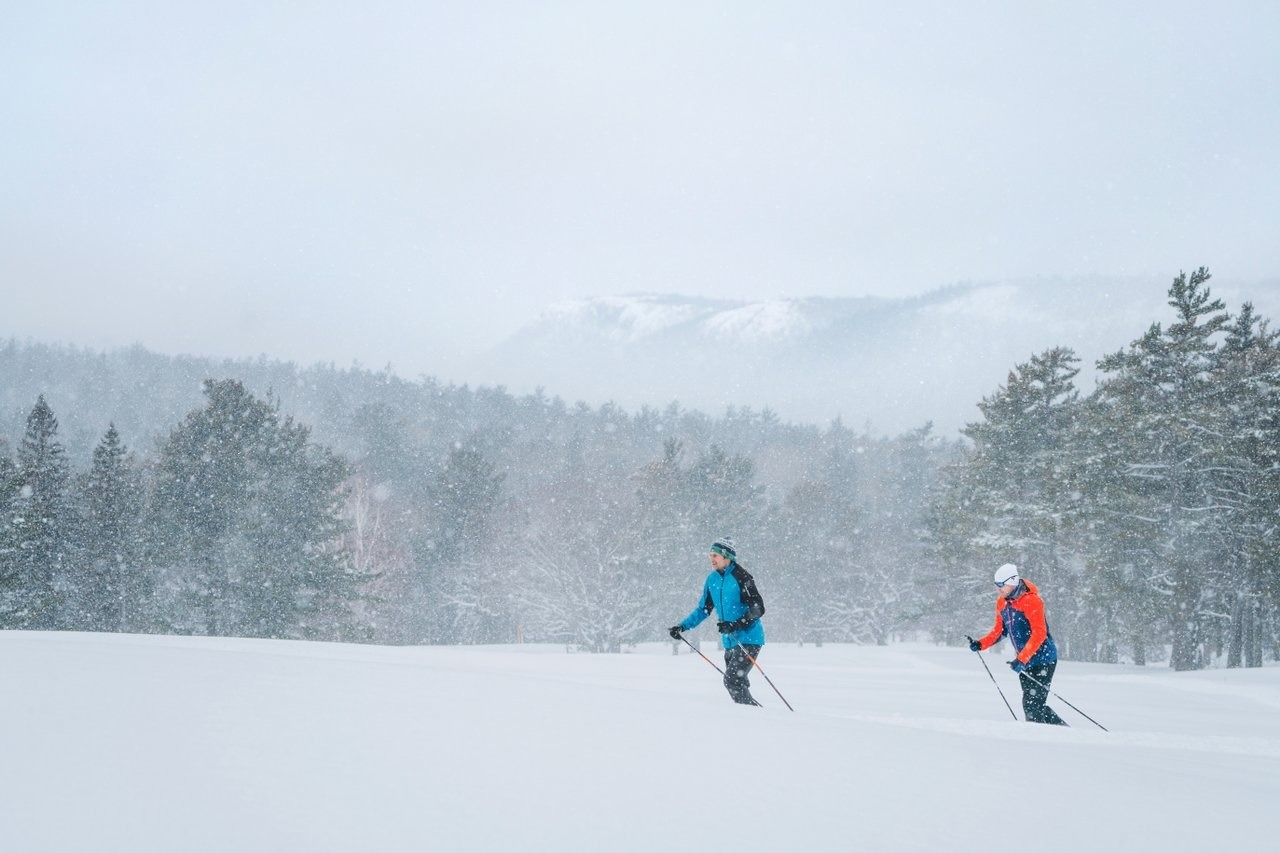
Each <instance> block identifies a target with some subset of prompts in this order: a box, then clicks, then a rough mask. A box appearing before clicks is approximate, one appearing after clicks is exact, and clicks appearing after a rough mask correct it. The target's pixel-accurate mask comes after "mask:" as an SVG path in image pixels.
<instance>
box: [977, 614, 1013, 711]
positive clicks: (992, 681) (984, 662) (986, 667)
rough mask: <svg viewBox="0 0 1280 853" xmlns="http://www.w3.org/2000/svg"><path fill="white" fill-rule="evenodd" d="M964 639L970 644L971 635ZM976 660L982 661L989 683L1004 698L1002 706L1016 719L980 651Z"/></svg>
mask: <svg viewBox="0 0 1280 853" xmlns="http://www.w3.org/2000/svg"><path fill="white" fill-rule="evenodd" d="M965 639H966V640H968V641H969V643H970V644H972V643H973V637H970V636H969V635H968V634H966V635H965ZM978 660H980V661H982V668H983V669H985V670H986V671H987V678H990V679H991V683H992V684H994V685H995V686H996V692H997V693H999V694H1000V698H1001V699H1004V706H1005V707H1006V708H1008V709H1009V714H1010V715H1011V716H1012V717H1013V719H1014V720H1015V721H1016V720H1017V719H1018V715H1017V714H1015V713H1013V706H1012V705H1010V704H1009V700H1008V699H1005V698H1004V691H1003V690H1001V689H1000V682H998V681H996V677H995V676H994V675H992V674H991V667H989V666H987V662H986V661H985V660H982V653H981V652H979V653H978Z"/></svg>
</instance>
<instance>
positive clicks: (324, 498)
mask: <svg viewBox="0 0 1280 853" xmlns="http://www.w3.org/2000/svg"><path fill="white" fill-rule="evenodd" d="M204 387H205V395H206V397H207V398H208V402H207V404H206V405H205V407H204V408H202V409H197V410H195V411H193V412H191V413H189V414H188V415H187V417H186V418H185V419H184V420H183V422H182V423H181V424H180V425H179V426H178V427H177V428H176V429H174V430H173V432H172V433H171V434H170V436H169V439H168V440H167V441H166V442H165V444H164V446H163V447H162V448H161V453H160V461H159V465H158V466H157V472H156V488H155V499H154V501H153V505H152V513H151V517H150V527H151V532H152V536H153V543H154V552H153V557H154V559H156V560H157V561H158V562H159V563H160V564H161V565H162V566H163V567H164V568H166V569H167V572H168V575H169V578H170V579H171V581H172V582H174V583H176V584H177V586H178V587H179V589H180V592H181V593H182V598H184V599H185V600H187V601H188V602H190V603H191V604H192V606H193V609H192V610H190V611H189V612H187V613H186V614H182V613H178V614H174V620H175V623H176V624H175V627H178V628H185V629H186V630H192V631H197V632H204V633H208V634H213V635H228V636H257V637H311V636H327V637H333V636H335V635H338V634H339V628H340V627H341V625H342V624H344V623H345V621H346V614H347V610H348V608H349V606H350V604H351V603H352V602H353V600H354V599H355V598H356V597H357V596H358V593H359V589H360V587H361V585H362V584H363V582H364V581H365V580H366V578H363V577H361V576H358V575H356V574H355V573H354V572H352V571H349V567H348V565H347V561H346V558H345V554H344V552H343V551H342V549H341V548H340V537H341V533H342V531H343V521H342V516H341V514H342V508H343V502H344V500H345V496H346V492H345V487H344V481H345V478H346V476H347V473H348V470H347V465H346V463H345V462H343V461H342V460H341V459H339V458H338V457H336V456H334V455H333V454H332V453H331V452H330V451H329V450H328V449H326V448H322V447H317V446H314V445H312V444H311V443H310V442H309V440H308V439H309V431H308V430H307V429H306V427H303V426H301V425H298V424H295V423H293V421H292V419H291V418H285V419H283V420H282V419H281V418H280V417H279V416H278V415H277V413H276V411H275V408H274V407H273V406H272V405H270V404H269V403H267V402H264V401H261V400H258V399H256V398H254V397H253V395H251V394H250V393H249V392H248V391H247V390H245V388H244V386H243V385H242V384H241V383H240V382H238V381H236V380H219V381H215V380H207V381H206V382H205V386H204Z"/></svg>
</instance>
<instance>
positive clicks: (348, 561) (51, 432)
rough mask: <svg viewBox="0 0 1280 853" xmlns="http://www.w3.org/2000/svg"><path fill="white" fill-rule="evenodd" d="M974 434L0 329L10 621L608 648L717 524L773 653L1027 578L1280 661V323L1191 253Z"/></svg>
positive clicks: (1082, 614) (1206, 649) (686, 593)
mask: <svg viewBox="0 0 1280 853" xmlns="http://www.w3.org/2000/svg"><path fill="white" fill-rule="evenodd" d="M1166 299H1167V308H1168V313H1169V314H1170V315H1171V319H1168V320H1167V321H1166V322H1152V323H1150V324H1144V325H1142V326H1141V327H1137V328H1134V329H1133V330H1132V336H1131V338H1130V340H1129V342H1128V343H1127V344H1126V345H1124V346H1123V347H1122V348H1118V349H1117V350H1116V351H1115V352H1113V353H1112V354H1110V355H1107V356H1106V357H1104V358H1102V359H1101V360H1100V361H1099V362H1098V363H1097V364H1096V365H1095V368H1096V371H1097V374H1098V377H1099V381H1098V382H1097V383H1096V384H1095V386H1094V387H1093V388H1091V389H1086V388H1081V387H1079V386H1078V385H1077V384H1076V378H1077V376H1078V374H1079V372H1080V369H1081V362H1080V358H1079V357H1078V356H1077V355H1076V353H1075V352H1074V351H1073V350H1071V349H1070V348H1067V347H1060V346H1055V347H1051V348H1049V349H1046V350H1044V351H1043V352H1040V353H1037V354H1034V355H1032V356H1031V357H1030V358H1029V359H1027V360H1025V361H1021V362H1018V363H1014V364H1010V365H1009V366H1008V372H1007V376H1006V378H1005V381H1004V382H1003V383H1000V384H997V385H996V386H994V387H992V388H991V389H990V390H989V393H987V394H985V395H983V396H982V398H981V399H979V400H975V401H974V403H975V406H976V410H977V411H978V417H976V418H974V419H973V420H972V421H971V422H970V423H969V424H968V425H967V426H966V427H965V428H964V430H963V436H960V437H955V438H952V437H948V436H944V435H939V434H937V433H936V432H935V431H934V429H933V428H932V426H931V425H930V424H928V423H925V424H921V425H919V426H918V427H916V428H912V429H908V430H906V431H903V432H901V433H899V434H896V435H892V436H886V435H878V434H873V433H869V432H867V431H865V430H861V429H858V428H856V427H854V426H852V425H849V424H845V423H843V422H842V421H840V420H836V421H832V422H829V423H826V424H822V425H816V424H807V423H802V422H790V421H787V420H784V419H783V418H782V417H780V416H779V414H778V413H777V412H774V411H772V410H769V409H755V408H751V407H746V406H743V407H732V406H731V407H729V408H728V409H726V410H725V411H724V413H723V414H718V415H711V414H707V413H704V412H700V411H697V410H695V409H686V408H684V407H682V406H680V405H679V404H671V405H668V406H666V407H665V408H654V407H639V408H636V409H626V408H623V407H620V406H618V405H615V404H604V405H599V406H592V405H588V404H586V403H579V402H572V401H566V400H564V399H561V398H559V397H554V396H548V395H547V394H546V393H543V392H539V393H535V394H530V395H524V396H516V395H514V394H511V393H509V392H507V391H505V390H503V389H501V388H492V387H476V388H471V387H468V386H458V385H451V384H445V383H442V382H440V381H437V380H435V379H431V378H421V379H418V380H407V379H404V378H401V377H398V376H396V375H394V374H392V373H390V372H387V371H381V372H378V371H369V370H364V369H358V368H347V369H342V368H336V367H333V366H323V365H316V366H310V367H299V366H297V365H293V364H287V363H280V362H274V361H270V360H268V359H265V358H264V359H258V360H255V361H239V362H218V361H214V360H210V359H201V358H196V357H182V358H174V357H167V356H160V355H156V354H153V353H150V352H148V351H146V350H144V349H142V348H140V347H135V348H130V349H124V350H116V351H111V352H105V353H100V352H93V351H89V350H83V349H77V348H70V347H65V346H56V345H47V344H40V343H35V342H29V341H27V342H19V341H14V340H10V341H9V342H7V343H6V344H4V345H3V347H0V405H2V406H3V413H4V418H5V424H6V428H5V429H6V433H7V434H8V435H9V436H10V441H9V442H8V443H7V444H6V445H4V446H0V512H2V513H3V515H2V516H0V524H2V526H0V625H3V627H6V628H27V629H46V630H98V631H140V632H161V633H184V634H209V635H228V636H251V637H275V638H289V637H296V638H309V639H334V640H339V639H340V640H351V641H358V642H378V643H391V644H404V643H440V644H451V643H500V642H516V641H522V642H546V643H559V644H564V645H566V646H568V647H572V648H579V649H582V650H587V651H617V650H619V649H621V648H624V647H626V646H627V645H628V644H633V643H637V642H643V641H649V640H654V639H658V638H660V637H661V636H662V633H663V626H665V625H668V624H671V623H672V622H673V621H676V620H678V619H679V618H681V617H683V616H684V614H686V613H687V612H688V611H689V610H690V608H692V607H693V606H694V605H695V604H696V595H697V590H698V588H699V585H700V583H701V578H702V576H703V575H704V573H705V571H706V563H705V560H706V552H707V547H708V545H709V543H710V542H711V540H712V539H713V538H714V537H716V536H722V535H730V536H733V537H734V538H735V539H736V541H737V543H738V549H739V555H740V557H741V560H742V562H743V564H744V565H746V566H748V567H749V568H750V569H751V571H752V572H753V573H754V574H755V575H756V578H757V580H758V582H759V585H760V588H761V590H762V592H763V594H764V596H765V599H766V602H767V604H768V616H767V617H766V621H767V624H768V626H769V633H770V637H771V639H776V640H785V641H797V642H827V641H845V642H855V643H887V642H889V641H891V640H893V639H895V638H903V637H920V636H924V637H930V638H933V639H935V640H938V641H941V642H949V643H955V642H958V641H959V640H960V639H961V637H962V636H963V632H964V631H965V630H966V628H967V629H969V630H972V626H973V625H974V624H975V621H979V622H980V620H984V619H985V618H987V617H988V609H989V607H990V599H991V593H990V587H989V583H990V579H989V574H990V570H991V568H992V567H993V566H995V565H998V564H1000V563H1002V562H1015V563H1017V564H1018V565H1020V566H1022V567H1023V570H1024V575H1025V576H1026V577H1029V578H1032V579H1033V580H1035V581H1036V583H1037V584H1038V585H1039V586H1040V588H1041V589H1042V590H1043V591H1044V592H1045V596H1046V599H1047V600H1048V601H1049V602H1050V607H1051V610H1050V614H1051V616H1050V618H1051V623H1052V630H1053V632H1054V636H1055V638H1056V639H1057V641H1058V645H1059V649H1060V650H1061V652H1062V653H1063V655H1064V656H1065V657H1067V658H1074V659H1079V660H1093V661H1117V660H1126V661H1132V662H1135V663H1168V664H1171V665H1173V666H1174V667H1175V668H1178V669H1193V668H1200V667H1204V666H1210V665H1215V664H1219V663H1221V664H1225V665H1230V666H1240V665H1249V666H1260V665H1261V664H1262V662H1263V661H1264V660H1265V659H1275V658H1276V656H1277V653H1278V652H1280V621H1278V620H1277V605H1278V604H1280V556H1278V555H1280V547H1277V545H1278V544H1280V543H1277V542H1276V537H1277V536H1280V531H1278V530H1277V527H1276V525H1275V523H1274V519H1275V514H1276V508H1277V507H1280V340H1278V338H1277V335H1276V333H1275V332H1274V331H1272V330H1271V329H1270V327H1269V325H1268V323H1267V320H1266V318H1264V317H1262V316H1260V315H1259V314H1258V313H1257V312H1255V311H1254V309H1253V307H1252V305H1250V304H1248V303H1244V304H1241V305H1233V306H1230V307H1228V306H1227V305H1226V304H1225V303H1224V302H1222V301H1221V300H1219V299H1217V297H1216V296H1215V295H1214V293H1213V290H1212V283H1211V280H1210V275H1209V272H1208V271H1207V270H1205V269H1200V270H1196V271H1194V272H1191V273H1182V274H1179V275H1178V276H1177V277H1176V278H1175V279H1174V280H1173V282H1172V284H1171V285H1170V286H1169V287H1168V290H1167V293H1166Z"/></svg>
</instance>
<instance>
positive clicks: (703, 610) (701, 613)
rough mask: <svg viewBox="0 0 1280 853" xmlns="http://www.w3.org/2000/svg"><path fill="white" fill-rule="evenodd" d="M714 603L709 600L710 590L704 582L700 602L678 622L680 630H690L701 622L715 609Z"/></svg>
mask: <svg viewBox="0 0 1280 853" xmlns="http://www.w3.org/2000/svg"><path fill="white" fill-rule="evenodd" d="M715 606H716V603H715V602H714V601H712V600H711V590H710V589H708V588H707V585H706V584H705V583H704V584H703V585H702V603H701V604H699V605H698V606H697V607H695V608H693V612H692V613H690V614H689V615H688V616H686V617H684V619H683V620H681V622H680V630H682V631H692V630H693V629H694V628H697V627H698V626H699V625H701V624H702V620H704V619H706V618H707V615H708V614H709V613H711V611H712V610H714V609H715Z"/></svg>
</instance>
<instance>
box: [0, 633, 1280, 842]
mask: <svg viewBox="0 0 1280 853" xmlns="http://www.w3.org/2000/svg"><path fill="white" fill-rule="evenodd" d="M703 645H704V650H705V651H706V652H707V654H708V655H709V656H710V657H711V658H712V659H713V660H715V661H716V662H717V663H720V658H719V655H718V654H717V652H716V650H715V647H714V644H713V642H711V641H708V642H705V643H704V644H703ZM986 659H987V661H988V663H989V664H990V665H991V666H992V671H993V672H994V673H995V676H996V678H997V680H998V681H999V682H1000V685H1001V686H1002V687H1003V688H1004V690H1005V693H1006V695H1007V696H1008V697H1009V700H1010V702H1012V703H1014V707H1015V708H1017V707H1018V706H1017V701H1016V699H1017V687H1016V683H1015V679H1014V676H1013V675H1012V674H1011V673H1010V672H1009V671H1008V669H1007V668H1006V667H1005V666H1004V665H1003V664H1002V663H1001V660H1002V656H1001V655H1000V654H999V652H998V651H997V652H995V653H989V654H988V655H987V658H986ZM760 663H761V665H763V666H764V667H765V671H766V672H767V673H768V674H769V676H770V677H771V678H772V679H773V681H774V683H775V684H777V686H778V687H779V688H780V689H781V690H782V691H783V693H784V694H786V696H787V699H788V700H789V701H790V702H791V704H792V705H793V706H794V707H795V708H796V711H795V712H794V713H792V712H789V711H787V710H786V708H784V707H783V705H782V703H781V702H780V701H779V700H778V698H777V696H776V695H775V694H774V693H773V691H772V690H770V688H769V686H768V685H767V684H766V683H765V682H764V680H763V679H762V678H760V677H759V675H758V674H757V675H755V676H753V678H752V682H753V690H754V692H755V695H756V696H757V698H759V699H760V700H761V702H763V703H764V704H765V705H766V708H764V709H763V710H760V709H754V708H746V707H740V706H735V705H733V704H732V703H730V701H729V700H728V698H727V696H726V695H725V693H724V691H723V689H722V688H721V686H720V684H719V676H718V675H717V674H716V673H715V672H713V671H712V670H711V668H710V667H709V666H707V664H706V663H705V662H703V661H702V660H700V659H699V658H698V657H696V656H694V655H692V654H681V655H679V656H673V655H672V654H671V646H670V644H653V645H647V646H642V647H640V648H639V649H637V650H635V651H634V653H631V654H623V655H581V654H566V653H565V650H564V649H563V648H560V647H547V646H505V647H469V648H385V647H377V646H348V645H330V644H316V643H289V642H272V641H257V640H227V639H207V638H179V637H137V636H109V635H88V634H41V633H19V632H9V633H0V849H2V850H5V851H20V852H21V853H33V852H34V851H130V853H139V852H140V851H182V852H183V853H188V851H328V850H333V851H338V850H342V851H401V850H405V851H410V850H412V851H508V850H530V851H557V853H569V852H570V851H593V853H594V851H671V852H672V853H675V851H686V850H707V851H716V853H746V851H803V853H817V851H841V853H848V851H899V850H918V851H931V853H934V852H935V851H987V850H993V849H995V850H1003V849H1019V850H1027V851H1037V852H1038V853H1053V851H1064V853H1066V851H1071V853H1097V851H1183V850H1185V851H1207V850H1230V851H1232V852H1233V853H1240V851H1271V850H1275V849H1280V842H1277V840H1276V839H1277V834H1278V833H1280V821H1278V820H1277V817H1276V814H1275V813H1274V812H1272V811H1271V809H1272V808H1274V807H1275V803H1276V801H1277V796H1278V795H1280V667H1275V666H1270V667H1267V668H1265V669H1262V670H1247V671H1241V670H1233V671H1225V670H1213V671H1206V672H1197V673H1173V672H1171V671H1169V670H1168V669H1165V668H1156V667H1152V668H1145V669H1144V668H1136V667H1125V666H1104V665H1086V664H1076V663H1070V662H1067V663H1064V664H1063V665H1062V666H1061V668H1060V669H1059V672H1058V677H1057V679H1056V680H1055V684H1054V689H1055V691H1056V692H1058V693H1060V694H1061V695H1062V696H1065V697H1066V698H1067V699H1068V700H1070V701H1071V702H1072V703H1074V704H1075V705H1077V706H1079V707H1080V708H1081V709H1082V710H1084V711H1085V712H1087V713H1088V714H1090V716H1093V717H1094V718H1095V719H1097V720H1098V721H1099V722H1101V723H1102V724H1103V725H1105V726H1107V728H1109V729H1110V730H1111V731H1110V732H1109V733H1108V732H1103V731H1101V730H1100V729H1098V728H1096V727H1095V726H1094V725H1093V724H1091V723H1089V722H1088V721H1087V720H1085V719H1083V718H1082V717H1080V716H1079V715H1078V714H1076V713H1075V712H1074V711H1072V710H1071V709H1070V708H1069V707H1067V706H1066V705H1065V704H1063V702H1062V701H1060V700H1058V699H1054V700H1053V701H1051V703H1050V704H1051V705H1053V706H1054V707H1055V708H1056V709H1057V710H1058V712H1059V713H1060V714H1062V716H1063V717H1064V718H1066V719H1067V720H1068V722H1070V723H1071V724H1072V727H1071V728H1069V729H1063V728H1051V727H1043V726H1033V725H1028V724H1025V723H1015V722H1013V721H1012V719H1011V718H1010V716H1009V712H1008V711H1007V710H1006V709H1005V707H1004V705H1003V703H1002V702H1001V701H1000V697H999V695H998V694H997V693H996V688H995V686H994V685H993V684H992V683H991V680H990V679H989V678H988V677H987V674H986V673H985V672H984V671H983V669H982V667H981V665H980V663H979V660H978V658H977V657H976V656H975V655H973V654H972V653H970V652H968V651H967V650H963V649H957V648H941V647H935V646H929V645H897V646H891V647H887V648H869V647H852V646H827V647H825V648H815V647H812V646H805V647H803V648H798V647H795V646H790V645H784V644H771V645H769V646H767V647H766V649H765V651H764V653H763V655H762V656H761V658H760Z"/></svg>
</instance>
